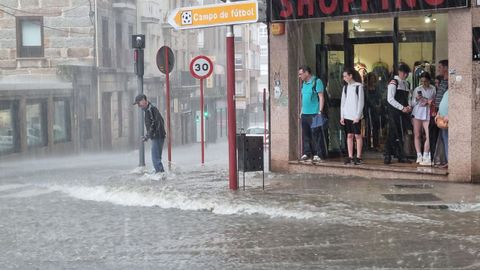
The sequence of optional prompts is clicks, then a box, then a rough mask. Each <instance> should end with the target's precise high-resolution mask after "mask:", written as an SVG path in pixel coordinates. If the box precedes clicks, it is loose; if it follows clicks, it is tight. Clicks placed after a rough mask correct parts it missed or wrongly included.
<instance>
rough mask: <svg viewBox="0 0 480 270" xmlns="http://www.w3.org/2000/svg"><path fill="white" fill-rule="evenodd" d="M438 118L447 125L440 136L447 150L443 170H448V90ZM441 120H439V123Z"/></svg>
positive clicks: (441, 103)
mask: <svg viewBox="0 0 480 270" xmlns="http://www.w3.org/2000/svg"><path fill="white" fill-rule="evenodd" d="M437 118H441V120H442V121H443V122H444V123H445V124H444V128H442V129H440V134H441V136H442V141H443V147H444V150H445V160H446V163H445V164H442V165H441V166H440V167H441V168H448V90H447V91H446V92H445V93H444V94H443V97H442V101H440V105H439V107H438V115H437ZM438 120H440V119H437V121H438Z"/></svg>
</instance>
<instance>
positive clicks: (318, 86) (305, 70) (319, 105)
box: [298, 66, 326, 162]
mask: <svg viewBox="0 0 480 270" xmlns="http://www.w3.org/2000/svg"><path fill="white" fill-rule="evenodd" d="M298 77H299V78H300V79H301V80H302V82H303V83H302V89H301V104H302V111H301V115H300V117H301V120H302V140H303V153H302V157H301V158H300V159H301V160H307V159H309V158H312V156H313V161H316V162H318V161H321V160H322V158H324V154H325V153H326V151H325V149H326V145H325V143H324V142H325V140H324V139H323V136H324V134H323V132H322V131H323V130H322V129H319V128H317V129H315V131H314V132H313V131H312V120H313V118H314V117H315V116H317V115H322V112H323V113H324V108H325V98H324V95H323V93H324V86H323V83H322V80H320V79H318V78H317V77H315V76H312V70H311V69H310V67H308V66H301V67H300V68H299V69H298Z"/></svg>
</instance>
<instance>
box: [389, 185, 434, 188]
mask: <svg viewBox="0 0 480 270" xmlns="http://www.w3.org/2000/svg"><path fill="white" fill-rule="evenodd" d="M394 186H395V187H396V188H418V189H430V188H433V185H429V184H395V185H394Z"/></svg>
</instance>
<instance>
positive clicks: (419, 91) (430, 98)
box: [412, 72, 435, 166]
mask: <svg viewBox="0 0 480 270" xmlns="http://www.w3.org/2000/svg"><path fill="white" fill-rule="evenodd" d="M431 80H432V78H431V77H430V74H429V73H428V72H424V73H422V75H420V85H419V86H418V87H417V88H415V90H414V91H413V95H412V107H413V109H412V123H413V133H414V136H415V150H416V151H417V163H418V164H420V165H428V166H429V165H431V164H432V158H431V155H430V134H429V128H428V127H429V124H430V114H431V112H430V108H431V106H432V103H433V102H434V100H435V87H434V86H433V85H431V84H430V82H431ZM422 129H423V131H424V132H425V142H424V144H423V154H422Z"/></svg>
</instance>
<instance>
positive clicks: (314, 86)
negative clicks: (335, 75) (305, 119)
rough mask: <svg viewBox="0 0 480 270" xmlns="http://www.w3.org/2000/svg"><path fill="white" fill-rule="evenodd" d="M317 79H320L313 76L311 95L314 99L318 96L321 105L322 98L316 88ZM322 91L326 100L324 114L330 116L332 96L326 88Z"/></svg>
mask: <svg viewBox="0 0 480 270" xmlns="http://www.w3.org/2000/svg"><path fill="white" fill-rule="evenodd" d="M317 80H318V78H317V77H316V76H313V85H312V97H311V99H312V100H313V99H314V98H316V99H317V101H318V102H319V106H320V99H319V97H318V93H317V90H316V88H317ZM322 93H323V100H324V104H323V110H322V114H323V115H324V116H326V117H328V107H329V105H330V98H329V97H328V93H327V90H326V89H323V92H322Z"/></svg>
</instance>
